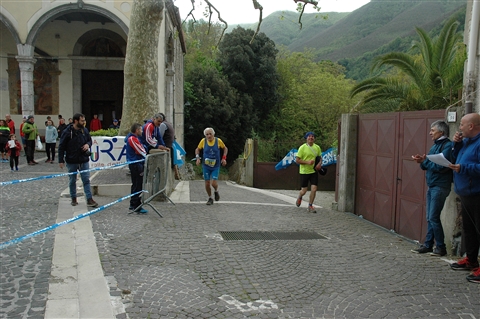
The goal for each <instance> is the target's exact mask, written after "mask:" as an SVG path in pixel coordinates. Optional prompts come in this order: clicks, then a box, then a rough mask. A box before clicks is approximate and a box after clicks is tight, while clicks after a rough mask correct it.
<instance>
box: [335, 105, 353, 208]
mask: <svg viewBox="0 0 480 319" xmlns="http://www.w3.org/2000/svg"><path fill="white" fill-rule="evenodd" d="M341 130H342V137H341V141H340V149H339V157H337V160H338V162H337V165H339V168H338V206H337V210H338V211H340V212H350V213H353V212H354V209H355V186H356V185H355V180H356V176H357V175H356V166H357V134H358V115H356V114H342V128H341Z"/></svg>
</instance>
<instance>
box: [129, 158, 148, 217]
mask: <svg viewBox="0 0 480 319" xmlns="http://www.w3.org/2000/svg"><path fill="white" fill-rule="evenodd" d="M143 166H144V165H143V163H134V164H128V168H129V169H130V173H131V174H130V177H131V179H132V187H131V188H130V193H131V194H134V193H136V192H139V191H141V190H142V188H143ZM141 196H142V193H140V194H137V195H134V196H132V197H130V209H135V208H137V207H138V206H140V204H141V203H142V202H141Z"/></svg>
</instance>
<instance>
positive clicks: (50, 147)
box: [45, 143, 57, 161]
mask: <svg viewBox="0 0 480 319" xmlns="http://www.w3.org/2000/svg"><path fill="white" fill-rule="evenodd" d="M56 146H57V143H45V151H46V152H47V160H52V161H54V160H55V147H56ZM50 153H51V157H50Z"/></svg>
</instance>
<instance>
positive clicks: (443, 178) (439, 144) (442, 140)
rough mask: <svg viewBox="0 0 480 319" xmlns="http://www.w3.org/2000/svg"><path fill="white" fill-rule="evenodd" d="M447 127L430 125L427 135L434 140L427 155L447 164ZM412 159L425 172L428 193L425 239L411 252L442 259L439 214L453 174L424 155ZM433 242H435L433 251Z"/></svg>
mask: <svg viewBox="0 0 480 319" xmlns="http://www.w3.org/2000/svg"><path fill="white" fill-rule="evenodd" d="M448 133H449V129H448V125H447V123H445V122H444V121H436V122H433V123H432V125H431V126H430V136H431V137H432V140H433V146H432V147H431V148H430V151H429V152H428V155H432V154H440V153H442V154H443V156H445V158H446V159H447V160H448V161H451V159H452V142H451V141H450V140H449V139H448ZM412 158H413V160H414V161H416V162H417V163H419V164H420V168H421V169H423V170H424V171H427V174H426V180H427V185H428V190H427V211H426V215H427V236H426V238H425V242H424V243H423V245H421V246H420V247H419V248H417V249H414V250H412V252H414V253H418V254H425V253H430V254H431V255H433V256H445V255H446V254H447V248H446V246H445V234H444V232H443V227H442V222H441V220H440V214H441V212H442V209H443V206H444V205H445V200H446V199H447V197H448V194H450V190H451V188H452V179H453V174H452V170H451V169H450V168H448V167H444V166H441V165H438V164H435V163H434V162H432V161H430V160H429V159H428V158H427V157H426V155H425V154H423V155H419V154H416V155H413V156H412ZM434 241H435V242H436V246H435V249H433V244H434Z"/></svg>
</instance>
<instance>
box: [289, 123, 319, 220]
mask: <svg viewBox="0 0 480 319" xmlns="http://www.w3.org/2000/svg"><path fill="white" fill-rule="evenodd" d="M304 138H305V139H306V140H307V142H306V143H305V144H303V145H302V146H300V148H299V149H298V152H297V157H296V158H295V162H296V163H297V164H298V165H300V169H299V172H300V187H301V189H300V193H299V194H298V198H297V201H296V205H297V207H300V205H301V204H302V198H303V195H305V194H306V193H307V190H308V183H310V197H309V201H308V208H307V211H308V212H309V213H316V212H317V211H316V210H315V207H314V206H313V202H314V200H315V196H316V194H317V185H318V172H317V171H319V170H320V169H321V168H322V161H319V162H318V164H317V165H316V166H315V158H316V157H317V156H320V157H321V156H322V149H321V148H320V146H319V145H317V144H315V133H314V132H307V133H306V134H305V136H304Z"/></svg>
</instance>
